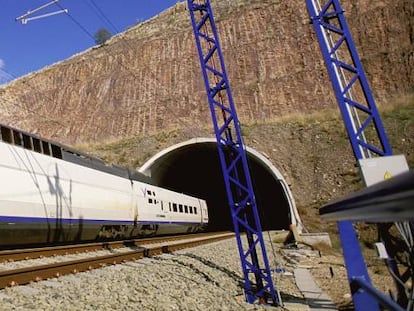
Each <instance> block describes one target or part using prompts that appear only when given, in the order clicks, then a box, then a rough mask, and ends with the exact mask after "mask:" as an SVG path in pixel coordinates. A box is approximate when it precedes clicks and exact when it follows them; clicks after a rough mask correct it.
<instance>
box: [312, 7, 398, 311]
mask: <svg viewBox="0 0 414 311" xmlns="http://www.w3.org/2000/svg"><path fill="white" fill-rule="evenodd" d="M321 2H322V3H321ZM306 5H307V8H308V12H309V16H310V18H311V21H312V23H313V26H314V29H315V32H316V36H317V38H318V42H319V45H320V48H321V51H322V55H323V58H324V60H325V64H326V67H327V69H328V72H329V76H330V79H331V82H332V86H333V89H334V92H335V96H336V99H337V102H338V105H339V109H340V111H341V114H342V118H343V120H344V123H345V128H346V131H347V133H348V137H349V141H350V143H351V146H352V150H353V153H354V155H355V158H356V159H357V160H361V159H366V158H372V157H381V156H389V155H392V150H391V147H390V144H389V142H388V138H387V136H386V133H385V130H384V127H383V125H382V122H381V118H380V116H379V113H378V110H377V107H376V105H375V101H374V98H373V96H372V92H371V90H370V87H369V84H368V81H367V78H366V76H365V72H364V69H363V67H362V64H361V61H360V59H359V56H358V53H357V50H356V48H355V44H354V42H353V40H352V37H351V33H350V31H349V27H348V25H347V22H346V19H345V16H344V11H343V9H342V7H341V5H340V3H339V0H329V1H318V0H306ZM338 227H339V234H340V238H341V244H342V248H343V252H344V259H345V264H346V268H347V271H348V278H349V281H350V283H351V282H352V279H353V278H354V277H362V278H364V279H365V280H366V281H367V282H369V283H370V278H369V275H368V272H367V269H366V265H365V262H364V259H363V256H362V253H361V249H360V246H359V242H358V239H357V237H356V232H355V229H354V227H353V225H352V223H351V222H349V221H340V222H339V223H338ZM351 290H352V288H351ZM353 300H354V304H355V308H356V310H379V306H378V303H377V302H376V301H375V300H374V299H373V298H372V297H371V296H369V295H368V294H367V293H366V292H364V291H361V290H357V291H353Z"/></svg>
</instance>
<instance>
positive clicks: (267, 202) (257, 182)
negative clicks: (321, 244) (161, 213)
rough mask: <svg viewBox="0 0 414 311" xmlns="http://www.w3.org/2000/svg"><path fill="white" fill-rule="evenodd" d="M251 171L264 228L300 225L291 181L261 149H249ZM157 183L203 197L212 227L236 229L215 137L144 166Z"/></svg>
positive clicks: (176, 147) (174, 150)
mask: <svg viewBox="0 0 414 311" xmlns="http://www.w3.org/2000/svg"><path fill="white" fill-rule="evenodd" d="M247 157H248V162H249V167H250V174H251V178H252V182H253V187H254V191H255V197H256V202H257V208H258V211H259V216H260V221H261V224H262V228H263V230H280V229H288V228H289V225H290V224H295V225H297V224H300V220H299V216H298V213H297V211H296V207H295V205H294V201H293V199H292V196H291V193H290V190H289V188H288V187H287V183H286V182H285V180H284V179H283V177H282V176H281V174H280V173H279V171H278V170H277V169H276V168H275V167H274V166H273V165H272V164H271V163H270V162H269V161H268V160H267V159H266V158H265V157H263V155H261V154H260V153H258V152H257V151H255V150H253V149H251V148H247ZM140 172H142V173H144V174H147V175H149V176H151V178H152V179H153V180H154V182H155V183H156V185H157V186H160V187H164V188H167V189H171V190H174V191H177V192H182V193H185V194H189V195H193V196H196V197H200V198H202V199H205V200H206V201H207V205H208V208H209V218H210V221H209V230H233V223H232V220H231V215H230V208H229V207H228V203H227V195H226V189H225V185H224V181H223V175H222V172H221V165H220V159H219V156H218V151H217V144H216V141H215V139H211V138H197V139H192V140H189V141H186V142H184V143H181V144H177V145H174V146H172V147H170V148H168V149H165V150H163V151H161V152H159V153H158V154H156V155H155V156H154V157H152V158H151V159H150V160H148V161H147V162H146V163H145V164H144V165H143V166H142V167H141V169H140Z"/></svg>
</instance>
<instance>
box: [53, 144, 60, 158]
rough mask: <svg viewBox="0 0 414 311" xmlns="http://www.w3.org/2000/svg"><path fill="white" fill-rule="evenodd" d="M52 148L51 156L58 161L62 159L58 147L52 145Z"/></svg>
mask: <svg viewBox="0 0 414 311" xmlns="http://www.w3.org/2000/svg"><path fill="white" fill-rule="evenodd" d="M51 146H52V156H53V157H55V158H58V159H62V150H61V149H60V147H59V146H56V145H53V144H51Z"/></svg>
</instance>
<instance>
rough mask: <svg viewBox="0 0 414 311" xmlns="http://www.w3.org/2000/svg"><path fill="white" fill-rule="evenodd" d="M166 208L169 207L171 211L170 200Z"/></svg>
mask: <svg viewBox="0 0 414 311" xmlns="http://www.w3.org/2000/svg"><path fill="white" fill-rule="evenodd" d="M168 208H169V210H170V212H171V202H168Z"/></svg>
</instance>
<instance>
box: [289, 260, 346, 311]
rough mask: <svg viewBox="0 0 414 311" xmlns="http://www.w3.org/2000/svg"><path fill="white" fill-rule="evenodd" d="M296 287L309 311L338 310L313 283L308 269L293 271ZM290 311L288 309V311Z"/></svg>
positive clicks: (326, 295)
mask: <svg viewBox="0 0 414 311" xmlns="http://www.w3.org/2000/svg"><path fill="white" fill-rule="evenodd" d="M294 275H295V280H296V285H297V286H298V288H299V290H300V291H301V292H302V294H303V296H304V297H305V299H306V302H307V304H308V306H309V310H311V311H334V310H338V309H337V308H336V306H335V304H334V303H333V302H332V300H331V298H330V297H329V296H328V294H326V293H325V292H323V291H322V290H321V289H320V288H319V286H318V285H317V284H316V283H315V280H314V279H313V276H312V274H311V273H310V272H309V270H308V269H303V268H296V269H295V270H294ZM289 310H290V309H289Z"/></svg>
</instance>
